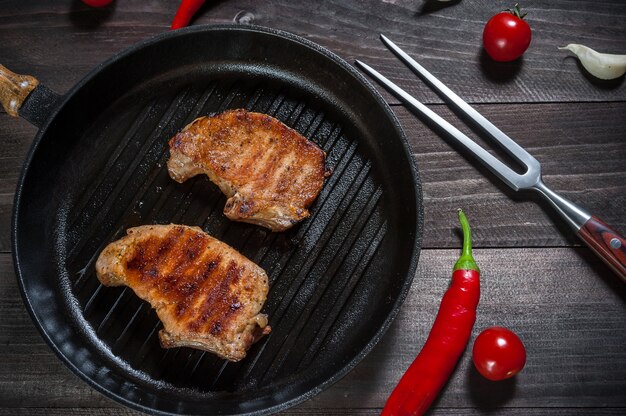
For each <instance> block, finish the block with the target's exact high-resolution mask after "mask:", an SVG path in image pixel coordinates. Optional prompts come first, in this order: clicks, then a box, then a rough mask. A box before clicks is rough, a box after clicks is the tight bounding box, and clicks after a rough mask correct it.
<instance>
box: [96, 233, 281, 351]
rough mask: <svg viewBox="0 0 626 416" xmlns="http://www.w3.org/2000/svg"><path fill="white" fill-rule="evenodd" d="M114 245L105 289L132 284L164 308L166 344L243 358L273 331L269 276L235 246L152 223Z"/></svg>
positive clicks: (105, 268) (105, 259)
mask: <svg viewBox="0 0 626 416" xmlns="http://www.w3.org/2000/svg"><path fill="white" fill-rule="evenodd" d="M127 233H128V235H127V236H125V237H123V238H121V239H120V240H118V241H115V242H113V243H111V244H109V245H108V246H107V247H106V248H105V249H104V250H103V251H102V253H101V254H100V257H99V258H98V261H97V262H96V272H97V276H98V279H99V280H100V281H101V282H102V284H104V285H105V286H121V285H126V286H129V287H130V288H131V289H133V291H134V292H135V294H137V296H139V297H140V298H141V299H143V300H146V301H148V302H149V303H150V304H151V305H152V307H153V308H154V309H156V312H157V315H158V316H159V319H160V320H161V321H162V322H163V326H164V329H163V330H161V331H160V333H159V338H160V340H161V345H162V346H163V347H164V348H170V347H180V346H187V347H192V348H198V349H202V350H206V351H210V352H213V353H215V354H217V355H219V356H220V357H222V358H225V359H228V360H231V361H239V360H241V359H242V358H244V357H245V356H246V351H247V350H248V348H249V347H250V346H251V345H252V343H253V342H254V341H256V339H258V338H259V337H260V336H262V335H263V334H267V333H269V332H270V327H269V326H268V325H267V316H266V315H264V314H261V313H259V312H260V310H261V308H262V307H263V304H264V303H265V299H266V296H267V291H268V279H267V275H266V274H265V272H264V271H263V269H261V268H260V267H259V266H257V265H256V264H254V263H253V262H252V261H250V260H248V259H247V258H246V257H244V256H242V255H241V254H240V253H239V252H237V251H236V250H235V249H233V248H232V247H230V246H228V245H227V244H225V243H222V242H221V241H219V240H216V239H215V238H213V237H211V236H209V235H208V234H206V233H204V232H203V231H202V230H201V229H200V228H198V227H188V226H184V225H173V224H172V225H145V226H141V227H135V228H130V229H128V231H127Z"/></svg>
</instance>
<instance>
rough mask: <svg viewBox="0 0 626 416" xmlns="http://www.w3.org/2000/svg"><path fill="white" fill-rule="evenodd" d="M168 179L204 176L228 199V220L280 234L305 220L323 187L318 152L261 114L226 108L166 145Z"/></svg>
mask: <svg viewBox="0 0 626 416" xmlns="http://www.w3.org/2000/svg"><path fill="white" fill-rule="evenodd" d="M169 146H170V158H169V160H168V162H167V167H168V171H169V173H170V176H171V177H172V178H173V179H174V180H175V181H177V182H184V181H185V180H187V179H189V178H191V177H192V176H195V175H198V174H201V173H204V174H206V175H207V176H208V177H209V179H210V180H211V181H212V182H214V183H215V184H217V186H219V188H220V189H221V190H222V192H223V193H224V194H225V195H226V196H227V197H228V201H227V202H226V206H225V207H224V214H225V215H226V216H227V217H228V218H230V219H231V220H234V221H244V222H249V223H253V224H258V225H262V226H264V227H267V228H269V229H271V230H272V231H283V230H286V229H288V228H290V227H292V226H293V225H294V224H295V223H297V222H298V221H300V220H302V219H304V218H306V217H308V216H309V211H308V210H307V208H308V207H309V206H310V205H311V204H312V203H313V201H314V200H315V198H317V195H318V194H319V192H320V190H321V189H322V185H323V183H324V174H325V168H324V160H325V157H326V156H325V154H324V152H323V151H322V150H321V149H320V148H319V147H317V146H316V145H315V144H314V143H313V142H311V141H309V140H307V139H306V138H305V137H303V136H301V135H300V134H298V133H297V132H296V131H294V130H292V129H290V128H289V127H287V126H285V125H284V124H283V123H281V122H280V121H278V120H276V119H275V118H273V117H270V116H268V115H265V114H260V113H252V112H248V111H246V110H230V111H226V112H224V113H221V114H218V115H216V116H213V117H200V118H198V119H196V120H194V121H193V122H192V123H191V124H189V125H187V126H186V127H185V128H184V129H183V130H182V131H181V132H180V133H178V134H177V135H176V136H174V137H173V138H172V139H171V140H170V141H169Z"/></svg>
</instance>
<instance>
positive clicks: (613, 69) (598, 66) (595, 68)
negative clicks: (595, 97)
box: [559, 43, 626, 79]
mask: <svg viewBox="0 0 626 416" xmlns="http://www.w3.org/2000/svg"><path fill="white" fill-rule="evenodd" d="M559 50H568V51H570V52H572V53H573V54H574V55H576V56H577V57H578V59H579V60H580V63H581V64H582V66H583V67H584V68H585V69H586V70H587V71H588V72H589V73H590V74H591V75H593V76H594V77H596V78H600V79H615V78H619V77H621V76H622V75H624V73H626V55H613V54H609V53H600V52H596V51H594V50H593V49H591V48H589V47H587V46H584V45H579V44H575V43H570V44H569V45H567V46H565V47H562V48H559Z"/></svg>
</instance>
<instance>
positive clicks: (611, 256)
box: [356, 35, 626, 283]
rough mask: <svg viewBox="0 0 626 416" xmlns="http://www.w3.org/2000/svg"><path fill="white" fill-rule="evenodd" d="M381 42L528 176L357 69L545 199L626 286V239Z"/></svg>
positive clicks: (516, 186) (509, 180)
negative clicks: (546, 180)
mask: <svg viewBox="0 0 626 416" xmlns="http://www.w3.org/2000/svg"><path fill="white" fill-rule="evenodd" d="M380 38H381V40H382V42H383V43H384V44H385V46H387V48H389V49H390V50H391V51H392V52H393V53H394V54H395V55H396V56H397V57H398V58H399V59H400V60H401V61H402V62H404V64H406V65H407V66H408V67H409V68H410V69H411V70H413V72H415V73H416V74H417V75H418V76H420V78H422V79H423V80H424V81H425V82H426V83H427V84H428V85H429V86H430V87H431V88H432V89H433V90H435V91H436V92H438V93H439V94H440V95H441V96H443V97H444V98H445V99H446V101H447V102H448V103H450V104H452V105H454V106H456V107H457V108H458V109H459V110H461V111H462V112H463V113H465V114H466V115H467V116H468V117H469V118H471V119H472V120H474V121H475V122H476V123H477V124H478V125H479V126H481V127H482V128H483V129H484V130H485V131H486V132H487V133H488V134H489V135H490V136H491V137H493V139H495V141H496V142H497V143H498V144H499V145H501V146H502V147H503V148H504V150H506V151H507V153H508V154H509V155H511V157H513V158H514V159H515V160H517V161H518V162H520V163H521V164H522V165H524V166H525V167H526V172H525V173H524V174H518V173H516V172H514V171H513V170H512V169H511V168H510V167H508V166H507V165H505V164H504V163H502V162H501V161H500V160H499V159H497V158H496V157H494V156H493V155H492V154H491V153H489V152H487V151H486V150H485V149H483V148H482V147H481V146H480V145H478V144H477V143H476V142H475V141H473V140H472V139H470V138H469V137H467V136H466V135H465V134H463V133H462V132H461V131H459V130H458V129H457V128H456V127H454V126H453V125H452V124H450V123H449V122H447V121H446V120H444V119H443V118H442V117H440V116H439V115H438V114H436V113H435V112H433V111H432V110H430V109H429V108H428V107H426V106H425V105H424V104H422V103H421V102H419V101H418V100H416V99H415V98H414V97H412V96H411V95H409V94H408V93H407V92H406V91H404V90H403V89H401V88H400V87H398V86H397V85H396V84H394V83H393V82H391V81H389V80H388V79H387V78H385V77H384V76H383V75H381V74H380V73H379V72H378V71H376V70H375V69H373V68H372V67H370V66H369V65H367V64H365V63H363V62H361V61H359V60H357V61H356V65H357V66H358V67H359V68H360V69H361V70H363V71H364V72H365V73H367V74H368V75H369V76H371V77H372V78H373V79H375V80H376V81H378V82H379V83H380V84H382V85H383V86H384V87H385V88H386V89H388V90H389V91H390V92H391V93H392V94H394V95H395V96H396V97H398V99H400V101H402V102H403V103H404V104H406V105H407V106H408V107H409V108H410V109H411V110H413V111H416V112H418V113H421V114H422V115H424V116H426V117H427V118H429V119H430V120H432V121H433V122H434V123H436V124H437V125H439V126H440V127H441V128H443V129H444V130H445V131H446V132H447V133H448V134H450V135H451V136H452V137H453V138H454V139H456V140H457V141H458V142H459V143H460V144H461V145H463V146H464V147H465V149H467V150H468V151H469V152H470V153H472V154H473V155H474V157H476V158H477V159H478V160H479V161H480V162H481V163H482V164H483V165H485V166H486V167H487V168H488V169H489V170H490V171H491V172H493V173H494V174H495V175H496V176H497V177H499V178H500V179H501V180H502V181H504V182H505V183H506V184H507V185H509V186H510V187H511V188H513V190H515V191H520V190H532V191H535V192H538V193H539V194H541V195H542V196H543V197H544V198H546V199H547V200H548V201H549V202H550V204H551V205H552V206H553V207H554V208H555V209H556V210H557V212H558V213H559V214H561V216H562V217H563V218H564V219H565V221H566V222H567V223H568V224H569V225H570V226H571V227H572V228H573V229H574V231H576V233H577V234H578V236H579V237H580V238H581V239H582V240H583V241H584V242H585V244H587V245H588V246H589V247H590V248H591V249H592V250H593V251H594V252H595V253H596V254H597V255H598V256H600V258H601V259H602V260H603V261H604V262H605V263H606V264H607V265H608V266H609V267H611V269H613V270H614V271H615V273H617V275H618V276H619V277H621V279H622V281H623V282H625V283H626V238H624V237H623V236H622V235H620V234H619V233H618V232H617V231H615V230H613V229H612V228H611V227H609V226H608V225H607V224H605V223H604V222H602V221H601V220H600V219H599V218H597V217H595V216H593V215H591V214H590V213H589V212H587V210H585V209H584V208H582V207H581V206H579V205H576V204H575V203H573V202H572V201H569V200H567V199H565V198H563V197H562V196H561V195H559V194H557V193H556V192H554V191H552V190H551V189H549V188H548V187H547V186H546V185H545V184H544V183H543V181H542V179H541V164H540V163H539V162H538V161H537V159H535V158H534V157H533V156H532V155H531V154H530V153H528V152H527V151H526V150H524V149H523V148H522V147H521V146H520V145H518V144H517V143H515V141H513V139H511V138H510V137H509V136H507V135H506V134H504V133H503V132H502V131H501V130H500V129H498V128H497V127H496V126H495V125H493V124H492V123H491V122H490V121H489V120H487V119H486V118H485V117H483V116H482V115H481V114H480V113H479V112H478V111H476V110H475V109H474V108H472V107H471V106H470V105H469V104H467V103H466V102H465V101H463V100H462V99H461V98H460V97H459V96H458V95H456V94H455V93H454V92H452V91H451V90H450V89H449V88H448V87H446V86H445V85H444V84H443V83H442V82H441V81H439V80H438V79H437V78H435V77H434V76H433V75H432V74H431V73H430V72H428V71H427V70H426V69H424V68H423V67H422V66H421V65H420V64H418V63H417V62H415V60H414V59H413V58H411V57H410V56H409V55H407V54H406V53H405V52H404V51H403V50H402V49H400V48H399V47H398V46H397V45H396V44H395V43H393V42H392V41H391V40H389V38H387V37H386V36H384V35H380Z"/></svg>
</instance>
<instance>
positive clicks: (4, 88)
mask: <svg viewBox="0 0 626 416" xmlns="http://www.w3.org/2000/svg"><path fill="white" fill-rule="evenodd" d="M38 84H39V81H37V79H36V78H35V77H31V76H30V75H20V74H16V73H15V72H12V71H9V70H8V69H7V68H5V67H4V66H2V65H0V103H2V107H4V111H6V112H7V114H9V115H11V116H13V117H17V116H18V114H17V111H18V110H19V109H20V107H21V106H22V103H23V102H24V100H25V99H26V97H28V94H30V92H31V91H32V90H34V89H35V87H36V86H37V85H38Z"/></svg>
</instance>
